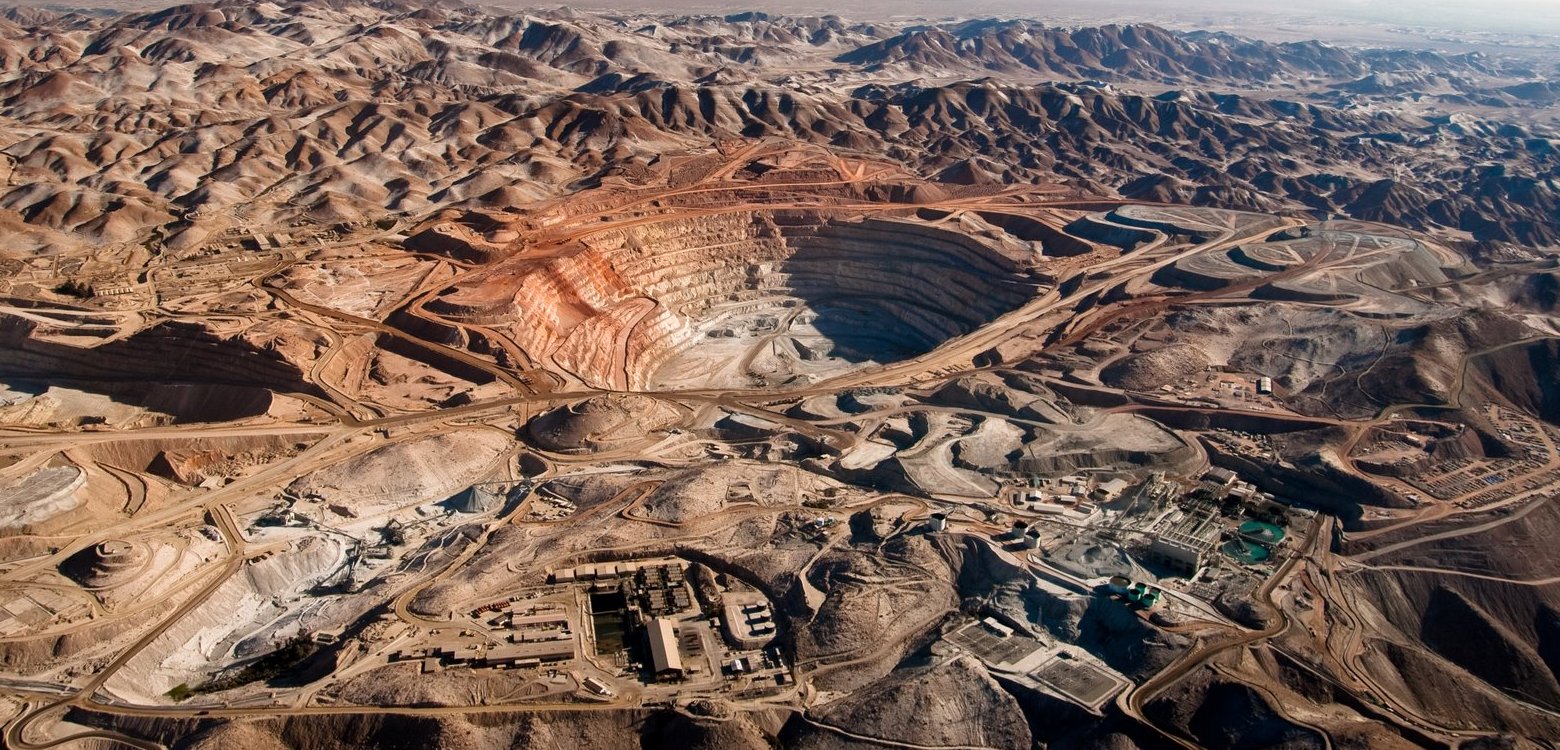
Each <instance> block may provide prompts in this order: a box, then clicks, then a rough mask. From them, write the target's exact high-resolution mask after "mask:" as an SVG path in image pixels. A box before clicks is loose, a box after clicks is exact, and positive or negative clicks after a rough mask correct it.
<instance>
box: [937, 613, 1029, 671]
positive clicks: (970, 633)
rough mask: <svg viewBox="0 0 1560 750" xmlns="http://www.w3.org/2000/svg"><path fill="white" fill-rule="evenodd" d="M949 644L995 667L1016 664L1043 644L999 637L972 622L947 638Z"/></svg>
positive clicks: (1022, 638)
mask: <svg viewBox="0 0 1560 750" xmlns="http://www.w3.org/2000/svg"><path fill="white" fill-rule="evenodd" d="M947 640H948V642H949V643H952V644H954V645H956V646H958V647H960V648H963V649H965V650H967V651H969V652H970V653H972V654H974V655H975V657H976V658H978V659H980V660H981V661H984V662H986V663H987V664H993V665H997V666H1001V665H1012V664H1017V663H1019V662H1021V661H1023V660H1024V657H1026V656H1029V655H1030V654H1032V653H1034V652H1035V651H1036V650H1038V649H1041V648H1044V647H1045V644H1043V643H1041V642H1039V641H1037V640H1035V639H1033V638H1027V637H1024V636H1021V635H1010V636H1006V637H1004V636H1000V635H997V634H996V633H993V632H991V631H990V630H987V629H986V627H985V626H983V625H981V624H980V623H978V622H972V623H970V624H969V625H966V626H964V627H962V628H960V629H958V630H956V631H954V632H952V633H949V634H948V636H947Z"/></svg>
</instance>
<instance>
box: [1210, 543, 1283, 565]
mask: <svg viewBox="0 0 1560 750" xmlns="http://www.w3.org/2000/svg"><path fill="white" fill-rule="evenodd" d="M1220 549H1221V550H1222V551H1223V552H1224V554H1226V555H1229V556H1230V557H1232V558H1234V559H1235V560H1237V561H1239V562H1243V563H1245V564H1247V565H1255V564H1257V563H1261V562H1267V559H1268V558H1269V557H1272V556H1273V553H1272V552H1269V551H1268V548H1267V547H1264V546H1262V545H1260V544H1254V543H1252V542H1248V541H1246V540H1244V539H1231V540H1229V541H1228V542H1225V543H1224V546H1223V547H1221V548H1220Z"/></svg>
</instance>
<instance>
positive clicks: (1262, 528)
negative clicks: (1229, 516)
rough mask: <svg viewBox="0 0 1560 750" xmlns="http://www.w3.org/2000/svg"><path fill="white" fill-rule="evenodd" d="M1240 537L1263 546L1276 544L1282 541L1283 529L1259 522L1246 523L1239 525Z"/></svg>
mask: <svg viewBox="0 0 1560 750" xmlns="http://www.w3.org/2000/svg"><path fill="white" fill-rule="evenodd" d="M1240 535H1241V536H1244V537H1248V538H1251V539H1255V540H1257V541H1259V542H1262V543H1264V544H1278V543H1279V542H1282V541H1284V529H1283V527H1280V526H1274V525H1273V524H1270V523H1263V522H1261V521H1247V522H1245V523H1243V524H1241V525H1240Z"/></svg>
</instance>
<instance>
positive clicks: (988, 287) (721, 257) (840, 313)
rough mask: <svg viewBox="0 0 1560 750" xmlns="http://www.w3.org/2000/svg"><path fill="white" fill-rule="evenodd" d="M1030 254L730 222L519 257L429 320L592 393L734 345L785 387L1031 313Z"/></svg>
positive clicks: (870, 229)
mask: <svg viewBox="0 0 1560 750" xmlns="http://www.w3.org/2000/svg"><path fill="white" fill-rule="evenodd" d="M454 236H455V235H453V234H451V235H447V236H445V239H446V240H451V241H452V238H453V237H454ZM447 251H448V252H452V253H457V254H459V253H463V252H464V251H459V250H456V249H448V250H447ZM1033 256H1034V250H1032V249H1031V248H1030V247H1029V246H1028V245H1027V244H1025V243H1019V242H1013V243H1010V244H1001V243H999V242H997V241H995V240H991V241H988V240H984V239H977V238H975V237H972V236H968V235H966V234H964V233H961V232H958V231H954V230H950V229H946V228H942V227H939V226H933V225H932V224H930V223H927V222H923V221H915V220H891V219H869V220H866V221H847V220H842V219H837V218H834V217H831V216H828V215H825V214H823V213H821V212H799V211H791V212H785V213H775V212H741V211H739V212H732V213H725V214H717V215H705V216H692V217H685V218H680V219H668V220H665V221H659V222H655V223H650V224H641V225H637V226H632V227H628V228H621V229H610V230H605V231H602V232H599V233H596V234H592V235H588V236H586V237H584V238H582V239H581V240H580V241H579V242H577V243H573V244H571V245H568V246H565V247H561V248H556V249H555V250H553V251H541V250H527V249H523V248H522V249H519V250H518V251H516V252H514V253H513V254H512V255H510V256H509V257H508V258H506V259H504V260H502V261H500V262H498V263H495V264H494V265H493V266H492V267H490V268H489V269H487V270H486V271H485V272H483V273H480V274H475V275H473V276H472V277H470V278H468V279H466V280H464V281H462V282H461V283H459V284H457V285H455V286H453V287H451V288H449V289H446V290H445V291H444V293H443V294H441V295H440V296H439V297H438V298H437V299H435V300H433V301H431V302H430V303H429V304H428V305H427V306H426V312H427V313H429V314H432V315H435V316H438V317H442V318H445V319H447V320H451V321H455V322H459V323H463V324H468V325H469V324H479V325H484V326H491V327H494V328H498V329H500V330H503V331H504V332H506V333H507V334H509V335H511V336H512V337H513V339H514V340H515V341H516V342H518V343H519V344H520V345H521V346H522V347H523V348H524V349H525V350H526V352H527V353H528V354H529V355H530V356H532V357H534V358H536V359H538V360H543V361H545V360H547V359H550V360H551V361H552V362H554V363H556V364H557V365H558V366H559V367H560V368H562V369H564V370H567V371H569V372H571V373H573V374H574V375H576V376H578V377H579V378H580V379H582V380H584V381H585V382H587V383H589V384H592V385H596V386H598V387H614V388H640V387H646V386H649V385H651V384H657V383H658V382H659V381H660V374H661V372H662V367H663V365H666V364H667V363H668V362H670V361H672V360H674V359H676V358H677V357H678V356H679V355H680V354H682V353H684V352H687V351H689V350H691V349H695V348H698V347H700V346H701V345H705V344H709V345H710V346H715V345H717V344H716V343H711V342H717V343H718V342H720V341H721V340H723V339H741V340H743V341H740V342H739V343H738V344H737V345H736V346H735V348H722V349H721V352H722V353H731V354H734V355H736V356H737V357H739V358H740V357H746V358H747V359H748V360H750V361H751V360H753V359H754V358H755V356H756V355H757V354H758V353H759V352H760V350H763V349H766V347H764V346H762V345H763V344H766V343H773V344H774V346H773V347H767V350H768V351H769V352H774V351H779V354H778V355H775V354H765V355H764V357H763V358H762V359H760V361H759V364H756V365H752V364H750V366H749V367H748V368H747V369H748V370H749V373H750V374H753V373H757V372H758V371H759V370H766V372H765V373H763V375H764V376H765V377H772V378H777V379H781V380H783V379H785V378H787V377H789V376H791V375H794V374H796V373H798V372H803V371H809V370H818V369H819V365H818V364H817V363H820V362H822V363H824V364H825V365H827V364H829V363H832V364H833V365H834V366H835V368H836V370H837V369H838V368H839V367H848V366H851V365H856V364H861V363H867V362H879V363H881V362H891V361H896V360H900V359H904V358H907V357H912V356H915V355H918V354H921V353H924V352H926V351H930V350H931V349H933V348H935V347H937V346H938V345H939V344H941V343H942V342H943V341H946V340H948V339H950V338H953V337H956V336H959V335H962V334H965V333H969V332H970V331H973V330H975V329H976V328H978V327H980V326H981V325H983V324H985V323H986V322H989V321H990V320H992V319H994V318H996V317H997V316H999V315H1001V314H1002V313H1004V312H1007V311H1009V310H1011V309H1013V308H1015V307H1018V306H1019V305H1022V304H1023V303H1024V302H1025V301H1026V300H1027V299H1028V297H1029V294H1030V292H1029V289H1030V287H1027V286H1025V285H1023V284H1022V283H1020V282H1024V281H1026V280H1028V279H1029V277H1028V275H1027V274H1026V269H1027V266H1028V264H1029V262H1030V260H1031V259H1032V257H1033ZM767 334H774V335H773V336H769V335H767ZM825 369H827V368H825Z"/></svg>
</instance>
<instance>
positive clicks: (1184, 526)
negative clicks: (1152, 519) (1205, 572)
mask: <svg viewBox="0 0 1560 750" xmlns="http://www.w3.org/2000/svg"><path fill="white" fill-rule="evenodd" d="M1218 540H1219V523H1218V516H1216V515H1214V514H1213V513H1211V512H1208V511H1206V510H1202V511H1196V512H1193V513H1190V514H1188V515H1186V516H1183V517H1182V518H1181V520H1180V521H1178V522H1176V523H1175V524H1173V525H1171V526H1170V528H1167V529H1165V530H1164V531H1161V532H1159V535H1158V536H1157V537H1155V539H1154V541H1153V543H1152V544H1151V545H1149V548H1148V559H1149V560H1150V561H1152V562H1155V563H1158V564H1160V565H1163V566H1165V567H1166V568H1169V569H1170V570H1171V571H1173V572H1175V573H1178V574H1181V575H1185V576H1187V577H1191V576H1194V575H1196V574H1197V571H1198V569H1200V568H1201V567H1202V566H1203V563H1204V562H1206V561H1207V558H1208V555H1209V554H1210V553H1212V552H1213V548H1214V545H1215V544H1217V543H1218Z"/></svg>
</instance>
